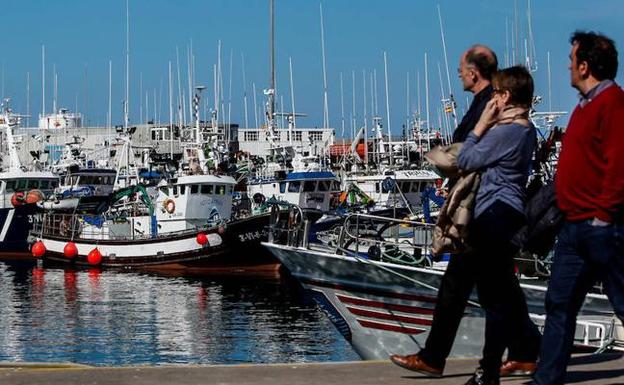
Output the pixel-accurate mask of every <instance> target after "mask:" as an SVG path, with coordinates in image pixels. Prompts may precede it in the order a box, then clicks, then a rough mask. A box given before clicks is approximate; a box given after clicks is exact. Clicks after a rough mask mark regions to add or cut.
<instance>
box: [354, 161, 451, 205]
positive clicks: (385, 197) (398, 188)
mask: <svg viewBox="0 0 624 385" xmlns="http://www.w3.org/2000/svg"><path fill="white" fill-rule="evenodd" d="M438 179H440V176H439V175H438V174H436V173H435V172H434V171H431V170H397V171H386V172H383V173H379V174H374V175H349V176H347V178H346V183H347V184H349V183H353V184H355V185H356V186H357V187H358V188H359V189H360V190H362V191H363V192H364V193H365V194H366V195H368V196H369V197H371V198H372V199H373V200H374V201H375V202H376V203H377V205H380V206H383V207H393V206H395V205H396V206H397V207H405V203H406V202H405V201H406V200H407V202H409V204H410V205H411V206H413V207H419V206H420V202H421V198H420V194H421V193H422V192H423V191H424V190H426V189H427V188H429V187H434V186H435V181H436V180H438Z"/></svg>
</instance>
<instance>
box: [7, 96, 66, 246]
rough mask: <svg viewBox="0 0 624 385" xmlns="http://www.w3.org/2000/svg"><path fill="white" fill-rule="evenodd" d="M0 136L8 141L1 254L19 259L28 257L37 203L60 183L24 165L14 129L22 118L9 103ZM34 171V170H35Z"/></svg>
mask: <svg viewBox="0 0 624 385" xmlns="http://www.w3.org/2000/svg"><path fill="white" fill-rule="evenodd" d="M1 108H2V111H1V113H0V134H3V135H4V137H5V141H4V142H5V144H6V153H4V154H3V155H2V167H1V168H0V253H1V254H2V257H3V258H9V257H12V256H16V257H20V256H22V255H27V254H28V253H29V251H28V250H29V244H28V233H29V231H30V230H31V229H32V222H33V221H32V215H34V214H36V213H37V212H39V210H38V207H37V205H36V204H37V202H40V201H42V200H43V199H45V197H46V195H48V194H50V193H52V191H53V190H54V188H56V187H57V186H58V183H59V179H58V177H57V176H56V175H54V174H53V173H51V172H49V171H43V170H40V169H37V168H40V167H39V165H38V164H37V163H36V162H34V167H32V168H27V167H25V166H24V165H22V162H21V161H20V158H19V156H18V143H17V141H16V137H15V136H14V134H13V129H14V128H15V127H17V126H18V125H19V119H20V116H19V115H16V114H14V113H13V112H12V111H11V109H10V107H9V104H8V99H5V100H4V102H3V103H2V107H1ZM33 168H34V169H33Z"/></svg>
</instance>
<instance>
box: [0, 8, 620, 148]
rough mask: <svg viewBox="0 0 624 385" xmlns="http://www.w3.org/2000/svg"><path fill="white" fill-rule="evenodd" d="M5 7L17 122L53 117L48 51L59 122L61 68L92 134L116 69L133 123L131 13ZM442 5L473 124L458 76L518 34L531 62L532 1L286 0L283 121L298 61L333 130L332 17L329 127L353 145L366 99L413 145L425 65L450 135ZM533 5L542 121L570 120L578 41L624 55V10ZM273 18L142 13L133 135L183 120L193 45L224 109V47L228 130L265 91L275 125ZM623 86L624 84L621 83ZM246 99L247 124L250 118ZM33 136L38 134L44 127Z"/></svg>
mask: <svg viewBox="0 0 624 385" xmlns="http://www.w3.org/2000/svg"><path fill="white" fill-rule="evenodd" d="M2 4H3V5H2V15H3V33H2V37H0V42H1V44H2V48H3V49H2V54H0V64H1V66H2V95H3V96H4V97H10V98H11V104H12V107H13V109H14V111H16V112H18V113H22V114H26V113H27V112H28V113H29V114H30V116H32V117H36V116H37V115H38V114H39V113H40V112H41V110H42V59H41V52H42V46H45V56H46V60H45V72H46V90H45V93H46V107H45V108H46V111H47V112H50V111H51V109H52V103H53V95H54V91H53V83H54V82H53V77H54V69H56V73H57V77H58V107H67V108H69V109H71V110H76V109H77V110H78V111H79V112H81V113H82V114H84V115H85V123H87V124H89V125H100V126H103V125H105V124H106V117H107V113H108V103H109V95H108V93H109V90H108V77H109V61H110V62H111V63H112V102H111V104H112V120H113V124H122V122H123V107H122V106H123V104H122V103H123V100H124V98H125V61H126V56H125V55H126V51H125V50H126V0H108V1H96V0H62V1H61V0H57V1H50V0H2ZM438 5H439V6H440V10H441V13H442V23H443V26H444V33H445V38H446V48H447V57H448V72H449V76H450V81H451V90H452V93H453V95H455V99H456V101H457V106H458V107H457V108H458V113H459V115H460V118H461V114H462V111H465V110H466V108H467V107H466V106H467V103H469V101H470V100H471V98H472V95H471V94H469V93H466V92H464V91H463V90H462V89H461V83H460V81H459V79H458V77H457V66H458V62H459V57H460V55H461V53H462V52H463V51H464V50H465V49H466V48H467V47H469V46H470V45H472V44H475V43H482V44H486V45H489V46H490V47H492V48H493V49H494V50H495V51H496V52H497V54H498V58H499V62H500V63H501V66H503V67H504V66H505V64H506V63H507V62H509V61H510V59H508V58H510V57H511V56H512V54H511V45H512V44H513V41H515V38H514V34H513V32H514V26H516V25H517V26H518V28H517V30H518V36H519V38H518V40H519V41H520V46H521V47H522V49H521V51H520V50H519V53H518V55H516V56H517V57H521V59H522V61H523V62H524V39H525V37H527V36H528V27H527V25H528V22H527V10H528V5H529V3H528V2H527V0H475V1H458V0H440V1H429V0H385V1H374V0H359V1H356V0H326V1H324V2H319V1H318V0H288V1H286V0H275V23H276V24H275V47H276V48H275V51H276V52H275V61H276V72H277V87H276V88H277V93H278V96H277V101H278V103H280V102H281V101H282V100H283V106H282V105H278V108H277V109H278V110H280V111H288V112H290V111H292V100H291V82H290V76H289V75H290V74H289V61H292V79H293V82H292V86H293V87H292V89H293V91H294V102H295V110H296V112H298V113H305V114H306V115H307V116H306V117H304V118H298V120H297V125H298V126H300V127H321V126H323V115H324V113H323V111H324V108H323V105H324V101H323V100H324V91H323V90H324V86H323V83H324V82H323V62H322V45H321V41H322V39H321V12H320V9H321V7H322V10H323V26H324V37H325V39H324V43H325V58H326V72H327V98H328V104H327V105H328V115H329V123H330V126H331V127H334V128H335V129H336V132H337V134H338V135H339V136H340V135H341V134H342V132H343V126H344V132H345V135H349V133H350V132H351V130H352V128H353V126H356V127H360V126H362V125H363V124H364V105H365V103H364V98H365V97H366V106H367V107H366V109H367V111H366V115H367V116H368V117H369V119H370V117H371V115H372V114H371V110H374V109H376V112H377V114H378V115H379V116H381V117H382V118H383V124H384V126H388V123H387V120H388V119H387V116H388V115H389V116H390V127H391V129H392V132H393V133H399V132H401V126H402V125H404V124H407V118H408V116H410V115H413V114H414V113H416V112H418V111H420V114H421V117H422V119H425V118H426V115H427V113H426V103H425V101H426V92H425V89H426V87H425V63H424V57H425V53H426V54H427V58H428V67H427V69H428V71H427V75H428V86H429V87H428V88H429V116H430V119H429V120H430V122H431V125H432V126H437V125H438V123H439V122H440V117H441V116H442V113H441V111H442V103H441V99H442V96H441V94H442V92H441V86H442V88H443V91H444V94H445V96H448V81H447V66H446V64H445V59H444V52H443V49H442V40H441V36H440V25H439V20H438V13H437V7H438ZM530 6H531V21H532V23H531V25H532V32H533V37H534V39H533V40H534V45H535V52H536V55H535V58H534V63H533V64H534V65H535V64H536V67H537V69H536V71H535V72H534V73H533V75H534V77H535V81H536V93H537V94H539V95H541V96H542V103H541V104H540V105H538V106H537V110H540V111H546V110H549V107H552V110H556V111H571V110H572V108H573V107H574V105H575V104H576V102H577V92H576V91H575V90H574V89H573V88H571V87H570V85H569V74H568V69H567V66H568V62H569V59H568V55H569V51H570V44H569V41H568V40H569V37H570V34H571V33H572V32H573V31H574V30H576V29H582V30H595V31H599V32H602V33H604V34H606V35H607V36H609V37H611V38H613V39H614V40H615V42H616V44H619V45H620V46H621V45H622V44H624V29H622V28H621V26H620V25H619V21H620V20H623V19H624V1H622V0H594V1H591V2H588V1H586V0H548V1H546V0H533V1H531V2H530ZM268 9H269V0H177V1H171V0H129V14H130V98H129V106H130V121H131V123H140V122H142V121H144V120H145V115H146V114H149V116H150V119H152V118H151V117H153V116H156V118H157V119H159V120H160V121H162V122H168V121H169V104H168V66H169V62H170V61H171V63H172V68H173V77H174V79H173V83H174V84H173V88H174V104H176V105H177V102H176V101H175V100H176V99H177V95H178V83H177V65H176V63H177V60H176V59H177V58H176V49H177V50H178V52H179V60H180V77H181V82H180V83H181V88H183V90H184V89H185V88H186V89H187V90H186V91H185V93H186V92H188V78H187V52H188V48H189V46H190V45H191V42H192V46H193V53H194V57H195V60H194V63H195V64H194V68H195V85H204V86H206V87H207V88H206V90H205V91H204V95H203V96H204V98H206V99H205V100H208V101H210V106H211V107H213V105H214V86H213V83H214V82H213V68H214V66H215V64H216V63H217V61H218V54H217V53H218V48H217V47H218V44H219V41H220V42H221V79H222V84H223V87H222V89H223V92H222V98H221V101H220V102H219V103H218V104H219V105H220V106H221V107H222V108H219V109H220V110H222V116H223V117H224V119H225V121H228V120H229V121H231V122H232V123H238V124H240V126H241V127H245V122H246V121H247V122H248V125H249V126H250V127H255V126H256V124H255V121H256V113H255V112H254V95H253V92H252V86H253V85H254V84H255V86H256V95H255V96H256V103H255V110H256V111H258V113H257V116H258V119H259V120H260V121H262V119H263V109H264V101H265V96H264V95H263V93H262V90H263V89H265V88H268V85H269V76H270V71H269V11H268ZM515 15H517V17H516V16H515ZM516 20H517V22H516ZM384 53H385V55H386V58H387V75H388V76H387V79H388V82H387V84H388V103H387V104H388V106H389V113H388V109H387V107H386V86H385V83H386V82H385V71H384V70H385V68H384ZM548 53H550V68H551V71H550V79H551V81H550V83H551V93H550V94H551V95H552V98H550V99H549V97H548V96H549V92H548V83H549V82H548V79H549V76H548V65H547V57H548V56H547V55H548ZM621 60H622V53H621V52H620V61H621ZM230 63H232V65H230ZM243 63H244V71H243ZM438 68H439V70H438ZM621 73H622V71H620V73H619V75H618V77H617V79H616V80H617V81H618V82H620V83H621V82H622V79H623V78H622V75H621ZM353 74H355V83H354V82H353ZM375 74H376V76H374V75H375ZM440 75H441V76H440ZM28 77H29V78H30V91H29V92H27V83H28V81H27V79H28ZM341 77H342V91H341V80H340V79H341ZM371 77H373V80H374V79H375V78H376V86H375V87H374V88H373V90H374V91H375V90H376V92H373V93H371V83H375V82H374V81H371ZM440 77H441V78H442V82H440ZM243 78H244V80H245V81H243ZM364 78H365V79H366V84H364ZM230 79H231V82H230ZM230 84H231V86H230ZM408 85H409V87H408ZM364 86H365V87H366V90H364ZM418 86H420V87H418ZM354 87H355V103H354V102H353V100H354V98H353V95H354V92H353V90H354ZM230 89H231V92H230ZM141 90H142V91H141ZM145 93H147V94H148V95H147V96H146V95H145ZM28 94H29V95H30V96H29V97H28V96H27V95H28ZM154 95H156V102H157V103H156V111H154V104H153V103H154ZM245 95H246V96H247V104H248V112H247V114H245V111H244V99H245ZM419 96H420V97H419ZM146 98H147V102H148V104H149V105H148V106H147V107H146V106H145V104H146ZM408 98H409V100H408ZM375 100H376V106H375V103H374V101H375ZM419 100H420V103H419ZM141 101H142V103H141ZM371 101H373V102H371ZM354 106H355V113H354V108H353V107H354ZM175 108H177V107H174V110H175ZM342 111H344V112H342ZM203 112H204V111H203V110H202V119H203V117H204V116H203ZM228 117H229V118H228ZM566 122H567V117H564V118H562V119H561V120H560V121H559V123H560V124H565V123H566ZM31 123H33V124H34V120H33V121H32V122H31ZM260 123H262V122H260ZM33 124H31V125H33ZM369 124H370V123H369Z"/></svg>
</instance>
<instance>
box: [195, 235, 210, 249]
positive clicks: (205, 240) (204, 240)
mask: <svg viewBox="0 0 624 385" xmlns="http://www.w3.org/2000/svg"><path fill="white" fill-rule="evenodd" d="M197 243H199V244H200V245H202V246H203V245H205V244H207V243H208V237H207V236H206V234H205V233H199V234H197Z"/></svg>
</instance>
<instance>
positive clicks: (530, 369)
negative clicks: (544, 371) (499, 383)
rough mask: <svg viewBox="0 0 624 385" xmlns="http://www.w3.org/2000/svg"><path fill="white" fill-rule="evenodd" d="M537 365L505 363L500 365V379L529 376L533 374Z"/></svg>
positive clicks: (517, 362) (515, 362)
mask: <svg viewBox="0 0 624 385" xmlns="http://www.w3.org/2000/svg"><path fill="white" fill-rule="evenodd" d="M536 368H537V364H536V363H535V362H522V361H505V362H503V364H502V365H501V368H500V375H501V377H507V376H530V375H532V374H533V373H534V372H535V369H536Z"/></svg>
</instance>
